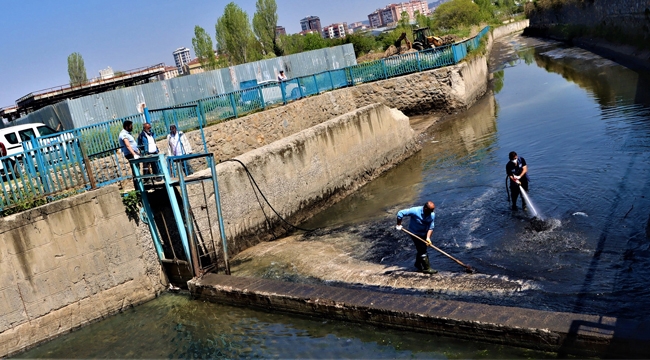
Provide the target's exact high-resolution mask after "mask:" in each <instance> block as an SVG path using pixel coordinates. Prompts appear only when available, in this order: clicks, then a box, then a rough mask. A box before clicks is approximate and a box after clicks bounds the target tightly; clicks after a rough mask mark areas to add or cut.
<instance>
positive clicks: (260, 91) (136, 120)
mask: <svg viewBox="0 0 650 360" xmlns="http://www.w3.org/2000/svg"><path fill="white" fill-rule="evenodd" d="M488 31H489V27H485V28H483V30H481V32H480V33H479V34H478V35H477V36H475V37H473V38H471V39H468V40H465V41H463V42H460V43H457V44H452V45H446V46H442V47H438V48H434V49H427V50H424V51H419V52H412V53H407V54H403V55H396V56H391V57H389V58H385V59H381V60H376V61H371V62H367V63H363V64H358V65H354V66H349V67H346V68H343V69H337V70H330V71H325V72H320V73H317V74H312V75H308V76H303V77H299V78H294V79H290V80H287V81H284V82H281V83H279V82H270V83H266V84H260V85H257V86H252V87H248V88H246V89H243V90H237V91H234V92H231V93H227V94H221V95H216V96H211V97H208V98H204V99H200V100H197V101H191V102H187V103H184V104H181V105H178V106H174V107H170V108H164V109H155V110H148V109H145V112H144V113H143V114H135V115H130V116H127V117H123V118H119V119H113V120H109V121H105V122H102V123H99V124H94V125H88V126H84V127H81V128H76V129H72V130H66V131H63V132H59V133H57V134H53V135H49V136H44V137H41V138H38V139H32V140H31V141H28V142H24V143H23V149H24V151H23V152H22V153H18V154H12V155H11V156H7V157H4V158H0V170H2V172H3V175H2V178H0V180H1V181H2V184H3V186H2V189H0V211H2V210H3V209H6V208H8V207H12V206H16V205H17V204H19V203H21V202H25V201H30V200H34V199H39V198H47V197H48V196H52V195H55V194H59V193H62V192H65V191H67V190H74V189H82V190H83V189H88V188H90V187H92V186H105V185H108V184H112V183H115V182H118V181H123V180H127V179H129V178H131V177H132V174H131V171H130V170H129V165H128V162H127V161H126V160H125V159H124V156H123V155H122V154H121V153H120V152H121V151H120V149H119V143H118V134H119V133H120V131H122V124H123V123H124V121H126V120H130V121H132V122H133V131H132V134H133V136H134V137H137V134H139V133H140V132H141V130H142V125H143V124H144V123H145V122H149V123H150V124H151V126H152V130H153V132H154V135H155V138H156V140H160V139H163V138H164V137H166V135H167V134H168V132H169V126H170V125H171V124H175V125H176V126H177V128H178V130H180V131H184V132H187V131H190V130H195V129H200V130H201V136H202V140H203V150H204V152H206V153H207V143H206V141H205V135H204V133H203V127H205V126H206V125H207V124H208V123H214V122H219V121H223V120H227V119H231V118H236V117H239V116H242V115H243V114H246V113H250V112H254V111H259V110H264V109H265V108H266V107H268V106H271V105H276V104H286V103H288V102H291V101H294V100H297V99H300V98H303V97H305V96H311V95H316V94H319V93H322V92H325V91H330V90H334V89H339V88H343V87H348V86H354V85H357V84H361V83H368V82H372V81H377V80H383V79H388V78H391V77H396V76H401V75H406V74H410V73H414V72H418V71H425V70H431V69H435V68H440V67H444V66H449V65H453V64H456V63H458V62H459V61H461V60H462V59H464V58H465V57H466V56H467V54H468V53H469V52H470V51H472V50H474V49H476V48H478V46H479V44H480V41H481V38H482V37H483V36H485V34H487V32H488ZM160 150H161V152H164V151H165V150H166V149H160ZM25 175H27V176H25Z"/></svg>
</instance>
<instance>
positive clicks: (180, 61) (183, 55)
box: [172, 47, 191, 74]
mask: <svg viewBox="0 0 650 360" xmlns="http://www.w3.org/2000/svg"><path fill="white" fill-rule="evenodd" d="M172 54H173V55H174V63H175V64H176V67H177V68H178V72H179V73H181V74H183V65H185V64H188V63H189V62H190V61H191V58H190V49H188V48H186V47H181V48H178V49H176V50H174V52H173V53H172Z"/></svg>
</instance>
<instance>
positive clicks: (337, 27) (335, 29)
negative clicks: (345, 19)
mask: <svg viewBox="0 0 650 360" xmlns="http://www.w3.org/2000/svg"><path fill="white" fill-rule="evenodd" d="M347 32H348V23H342V24H340V23H339V24H332V25H329V26H325V27H324V28H323V37H324V38H325V39H339V38H344V37H345V34H346V33H347Z"/></svg>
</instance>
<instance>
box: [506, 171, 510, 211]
mask: <svg viewBox="0 0 650 360" xmlns="http://www.w3.org/2000/svg"><path fill="white" fill-rule="evenodd" d="M506 194H508V204H509V203H510V188H509V187H508V175H506Z"/></svg>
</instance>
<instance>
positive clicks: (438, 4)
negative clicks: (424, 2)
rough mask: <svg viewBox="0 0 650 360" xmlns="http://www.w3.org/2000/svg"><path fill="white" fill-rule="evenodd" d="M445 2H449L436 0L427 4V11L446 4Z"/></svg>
mask: <svg viewBox="0 0 650 360" xmlns="http://www.w3.org/2000/svg"><path fill="white" fill-rule="evenodd" d="M447 1H449V0H437V1H433V2H430V3H429V9H435V8H437V7H438V6H440V5H441V4H444V3H446V2H447Z"/></svg>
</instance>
